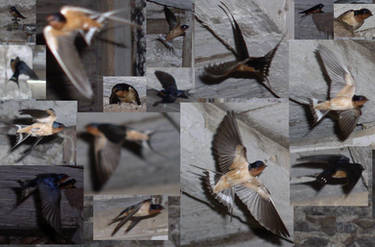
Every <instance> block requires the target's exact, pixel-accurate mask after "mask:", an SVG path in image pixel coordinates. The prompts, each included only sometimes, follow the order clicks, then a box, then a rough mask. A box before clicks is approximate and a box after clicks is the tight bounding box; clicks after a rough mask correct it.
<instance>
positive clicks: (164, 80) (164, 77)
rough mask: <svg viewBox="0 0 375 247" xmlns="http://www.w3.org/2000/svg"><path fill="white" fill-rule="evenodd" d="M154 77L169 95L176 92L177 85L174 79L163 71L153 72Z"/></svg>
mask: <svg viewBox="0 0 375 247" xmlns="http://www.w3.org/2000/svg"><path fill="white" fill-rule="evenodd" d="M155 76H156V78H158V80H159V82H160V84H161V85H162V87H163V88H164V89H165V90H166V91H168V92H169V93H176V92H177V85H176V81H175V79H174V77H173V76H172V75H171V74H168V73H166V72H163V71H155Z"/></svg>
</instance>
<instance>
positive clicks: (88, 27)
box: [43, 6, 139, 98]
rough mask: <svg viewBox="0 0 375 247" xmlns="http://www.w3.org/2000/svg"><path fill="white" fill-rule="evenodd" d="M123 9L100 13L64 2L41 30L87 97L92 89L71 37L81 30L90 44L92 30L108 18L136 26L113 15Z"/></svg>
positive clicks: (61, 64)
mask: <svg viewBox="0 0 375 247" xmlns="http://www.w3.org/2000/svg"><path fill="white" fill-rule="evenodd" d="M123 11H125V9H119V10H114V11H108V12H105V13H99V12H95V11H93V10H89V9H85V8H80V7H72V6H64V7H62V8H61V11H60V12H59V13H55V14H52V15H49V16H48V17H47V22H48V25H47V26H46V27H45V28H44V30H43V34H44V38H45V40H46V42H47V45H48V47H49V49H50V51H51V52H52V54H53V55H54V56H55V58H56V60H57V62H58V63H59V65H60V66H61V68H62V69H63V70H64V72H65V74H66V75H67V76H68V78H69V79H70V80H71V82H72V83H73V85H74V86H75V88H76V89H77V90H78V91H79V92H80V93H81V94H82V95H83V96H85V97H87V98H91V97H92V96H93V90H92V88H91V84H90V82H89V79H88V77H87V74H86V72H85V69H84V66H83V64H82V62H81V59H80V57H79V54H78V51H77V49H76V47H75V44H74V40H75V38H76V36H77V34H78V33H80V34H81V35H82V36H83V38H84V40H85V41H86V43H87V45H90V44H91V40H92V38H93V36H94V34H95V33H96V32H98V31H100V30H101V29H102V28H103V25H104V21H106V20H107V19H110V20H113V21H117V22H121V23H124V24H127V25H131V26H135V27H138V28H139V26H138V25H136V24H133V23H131V22H130V21H128V20H126V19H122V18H119V17H116V16H114V14H116V13H119V12H123Z"/></svg>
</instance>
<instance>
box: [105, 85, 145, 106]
mask: <svg viewBox="0 0 375 247" xmlns="http://www.w3.org/2000/svg"><path fill="white" fill-rule="evenodd" d="M109 103H110V104H121V103H135V104H137V105H141V100H140V99H139V95H138V92H137V90H136V89H135V88H134V87H133V86H131V85H129V84H126V83H120V84H116V85H114V86H113V87H112V93H111V96H110V98H109Z"/></svg>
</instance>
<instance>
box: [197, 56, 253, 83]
mask: <svg viewBox="0 0 375 247" xmlns="http://www.w3.org/2000/svg"><path fill="white" fill-rule="evenodd" d="M248 61H249V59H245V60H243V61H237V60H234V61H229V62H224V63H220V64H210V65H209V66H206V67H204V72H205V74H206V75H207V76H209V77H211V78H215V79H219V78H223V77H226V76H229V75H230V74H231V73H232V72H234V71H236V69H237V68H238V67H239V66H240V65H242V64H244V63H246V62H248Z"/></svg>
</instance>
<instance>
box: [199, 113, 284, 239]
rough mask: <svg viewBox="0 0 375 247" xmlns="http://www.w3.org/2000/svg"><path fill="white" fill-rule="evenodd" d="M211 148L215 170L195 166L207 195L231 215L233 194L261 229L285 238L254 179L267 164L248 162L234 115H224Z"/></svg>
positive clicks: (263, 188)
mask: <svg viewBox="0 0 375 247" xmlns="http://www.w3.org/2000/svg"><path fill="white" fill-rule="evenodd" d="M212 145H213V146H212V153H213V156H214V158H215V161H216V163H217V167H218V169H219V171H218V172H216V171H211V170H207V169H204V168H200V167H198V168H200V169H203V170H205V172H204V173H205V176H204V177H203V179H204V182H205V186H206V189H207V190H208V192H209V193H210V194H211V195H213V196H214V197H215V199H216V200H218V201H219V202H220V203H222V204H223V205H225V206H226V207H227V208H228V209H229V212H230V213H231V214H232V211H233V206H234V194H236V195H237V197H238V198H239V199H240V200H241V201H242V202H243V203H244V204H245V205H246V206H247V209H248V210H249V212H250V213H251V214H252V216H253V217H254V219H256V221H257V222H258V223H259V224H260V225H261V226H263V227H264V228H266V229H267V230H269V231H271V232H272V233H274V234H276V235H278V236H282V237H289V236H290V235H289V232H288V229H287V228H286V227H285V225H284V223H283V221H282V219H281V218H280V216H279V214H278V212H277V210H276V208H275V205H274V202H273V200H272V198H271V194H270V192H269V190H268V189H267V188H266V186H265V185H264V184H262V183H261V182H260V181H259V180H258V179H257V177H258V176H259V175H260V174H261V173H262V172H263V170H264V169H265V168H266V167H267V165H266V164H265V163H264V162H263V161H260V160H258V161H255V162H253V163H249V162H248V160H247V155H246V147H244V145H243V144H242V139H241V136H240V132H239V128H238V124H237V120H236V116H235V114H234V112H227V115H226V116H225V117H224V119H223V120H222V121H221V123H220V125H219V127H218V128H217V130H216V134H215V135H214V138H213V141H212Z"/></svg>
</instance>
